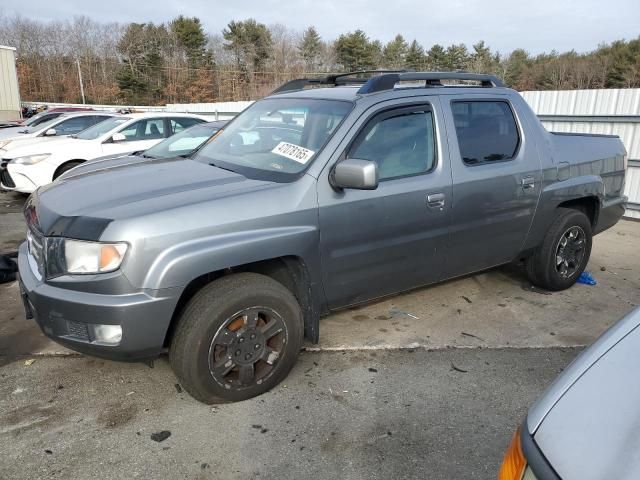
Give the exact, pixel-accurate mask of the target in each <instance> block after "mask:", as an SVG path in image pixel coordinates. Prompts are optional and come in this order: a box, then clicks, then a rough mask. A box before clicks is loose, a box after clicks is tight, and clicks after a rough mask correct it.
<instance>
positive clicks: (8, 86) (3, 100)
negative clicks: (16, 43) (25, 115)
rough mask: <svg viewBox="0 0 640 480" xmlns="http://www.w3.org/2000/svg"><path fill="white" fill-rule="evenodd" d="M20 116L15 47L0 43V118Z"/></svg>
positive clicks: (8, 118)
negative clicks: (4, 45)
mask: <svg viewBox="0 0 640 480" xmlns="http://www.w3.org/2000/svg"><path fill="white" fill-rule="evenodd" d="M18 118H20V92H19V90H18V73H17V71H16V55H15V49H14V48H11V47H3V46H1V45H0V120H16V119H18Z"/></svg>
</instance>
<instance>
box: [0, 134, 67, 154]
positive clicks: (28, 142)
mask: <svg viewBox="0 0 640 480" xmlns="http://www.w3.org/2000/svg"><path fill="white" fill-rule="evenodd" d="M5 140H11V143H9V144H8V145H6V146H5V147H3V149H2V150H4V152H3V157H4V158H17V157H24V156H26V155H35V154H39V153H43V152H45V151H44V150H43V148H44V147H45V145H46V147H47V148H49V147H53V146H54V145H55V148H58V145H62V146H64V145H65V144H66V143H67V142H70V141H73V140H74V139H72V138H69V137H33V136H31V135H29V134H24V136H20V137H13V138H12V139H8V138H7V139H5ZM0 141H2V140H0ZM45 153H51V152H50V151H49V150H47V151H46V152H45Z"/></svg>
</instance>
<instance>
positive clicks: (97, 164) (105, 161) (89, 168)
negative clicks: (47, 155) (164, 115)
mask: <svg viewBox="0 0 640 480" xmlns="http://www.w3.org/2000/svg"><path fill="white" fill-rule="evenodd" d="M150 160H153V159H151V158H144V157H142V156H139V155H131V154H126V153H119V154H115V155H107V156H104V157H100V158H96V159H95V160H89V161H87V162H85V163H83V164H81V165H78V166H77V167H75V168H74V169H72V170H69V171H67V172H65V173H63V174H62V175H60V176H59V177H58V179H57V180H56V181H61V180H66V179H68V178H75V177H78V176H82V175H84V174H87V173H92V172H97V171H107V170H111V169H112V168H115V167H123V166H125V165H132V164H135V163H145V162H148V161H150Z"/></svg>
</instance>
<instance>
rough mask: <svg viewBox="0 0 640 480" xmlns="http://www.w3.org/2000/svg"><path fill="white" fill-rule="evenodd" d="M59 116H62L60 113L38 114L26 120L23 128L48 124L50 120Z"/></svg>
mask: <svg viewBox="0 0 640 480" xmlns="http://www.w3.org/2000/svg"><path fill="white" fill-rule="evenodd" d="M60 115H62V113H47V112H43V113H39V114H37V115H34V116H33V117H31V118H29V119H28V120H26V121H25V122H24V126H25V127H35V126H37V125H41V124H43V123H44V122H48V121H49V120H52V119H54V118H58V117H59V116H60Z"/></svg>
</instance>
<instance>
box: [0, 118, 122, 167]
mask: <svg viewBox="0 0 640 480" xmlns="http://www.w3.org/2000/svg"><path fill="white" fill-rule="evenodd" d="M114 115H115V114H113V113H106V112H105V113H103V112H100V113H65V114H62V115H60V116H57V117H54V118H50V119H49V120H47V121H45V122H41V123H40V122H36V125H30V126H26V127H22V128H19V129H18V130H17V131H16V130H14V129H13V128H5V129H2V130H0V158H5V157H6V156H7V153H8V152H9V151H10V150H13V149H15V148H19V147H23V146H25V145H29V144H30V143H33V140H34V139H38V141H40V140H43V139H47V140H50V139H52V138H55V137H64V136H68V135H73V134H75V133H79V132H81V131H82V130H84V129H85V128H88V127H91V126H92V125H95V124H96V123H99V122H101V121H103V120H106V119H107V118H110V117H113V116H114ZM34 118H35V117H34Z"/></svg>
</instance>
